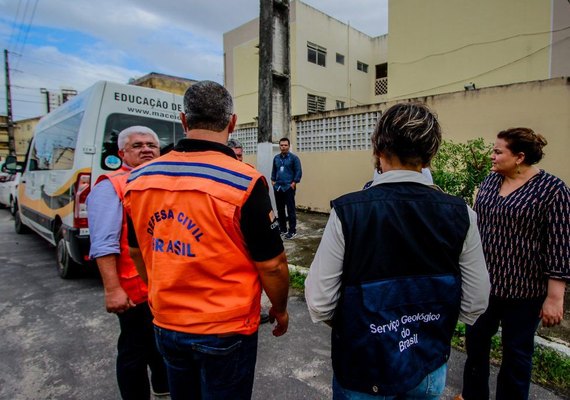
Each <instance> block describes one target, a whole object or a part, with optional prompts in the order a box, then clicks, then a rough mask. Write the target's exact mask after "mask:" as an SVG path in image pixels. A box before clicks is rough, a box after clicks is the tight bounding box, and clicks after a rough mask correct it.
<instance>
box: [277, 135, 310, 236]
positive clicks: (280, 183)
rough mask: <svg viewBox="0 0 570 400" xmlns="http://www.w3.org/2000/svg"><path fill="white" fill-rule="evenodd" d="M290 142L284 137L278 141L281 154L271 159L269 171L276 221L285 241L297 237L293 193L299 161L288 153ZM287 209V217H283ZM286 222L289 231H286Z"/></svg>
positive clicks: (299, 172) (299, 165) (298, 175)
mask: <svg viewBox="0 0 570 400" xmlns="http://www.w3.org/2000/svg"><path fill="white" fill-rule="evenodd" d="M290 147H291V142H290V141H289V139H288V138H286V137H284V138H282V139H280V140H279V150H280V151H281V153H279V154H277V155H276V156H275V157H274V158H273V167H272V169H271V184H272V185H273V191H274V194H275V204H276V205H277V219H278V221H279V229H280V231H281V234H282V235H284V236H285V239H293V238H294V237H295V236H297V215H296V212H295V192H296V190H297V184H298V183H299V182H301V175H302V174H303V171H302V170H301V160H299V157H297V156H296V155H295V154H293V153H291V152H290V151H289V149H290ZM285 208H287V215H285ZM287 222H289V229H288V230H287Z"/></svg>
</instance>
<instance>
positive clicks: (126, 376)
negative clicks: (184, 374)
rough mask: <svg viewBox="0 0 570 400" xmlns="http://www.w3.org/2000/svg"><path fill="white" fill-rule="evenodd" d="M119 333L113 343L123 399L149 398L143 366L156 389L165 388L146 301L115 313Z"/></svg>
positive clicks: (159, 390) (146, 376)
mask: <svg viewBox="0 0 570 400" xmlns="http://www.w3.org/2000/svg"><path fill="white" fill-rule="evenodd" d="M117 316H118V317H119V324H120V326H121V334H120V335H119V341H118V343H117V350H118V354H117V382H118V383H119V390H120V391H121V397H122V398H123V399H125V400H129V399H133V400H144V399H149V398H150V384H149V379H148V372H147V366H148V367H150V372H151V379H150V380H151V382H152V388H153V389H154V391H155V392H156V393H165V392H168V391H169V389H168V378H167V374H166V366H165V365H164V361H163V359H162V356H161V355H160V353H159V352H158V349H157V348H156V341H155V339H154V326H153V323H152V319H153V317H152V314H151V312H150V308H149V306H148V303H146V302H144V303H141V304H138V305H137V306H136V307H134V308H131V309H129V310H128V311H125V312H124V313H121V314H117Z"/></svg>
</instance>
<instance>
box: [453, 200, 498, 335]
mask: <svg viewBox="0 0 570 400" xmlns="http://www.w3.org/2000/svg"><path fill="white" fill-rule="evenodd" d="M467 211H468V212H469V222H470V224H469V230H468V231H467V236H466V238H465V242H464V243H463V251H462V252H461V255H460V256H459V267H460V269H461V311H460V313H459V320H460V321H462V322H465V323H466V324H468V325H473V324H474V323H475V321H476V320H477V318H478V317H479V316H480V315H481V314H483V313H484V312H485V310H486V309H487V306H488V304H489V293H490V291H491V284H490V282H489V273H488V272H487V265H486V264H485V256H484V255H483V247H482V245H481V237H480V236H479V229H478V228H477V214H475V211H473V210H472V209H471V208H470V207H467Z"/></svg>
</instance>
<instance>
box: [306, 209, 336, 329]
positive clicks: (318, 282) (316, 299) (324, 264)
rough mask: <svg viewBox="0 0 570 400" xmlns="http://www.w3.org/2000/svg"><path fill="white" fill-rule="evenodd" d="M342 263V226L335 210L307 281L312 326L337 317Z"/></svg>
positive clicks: (307, 297) (307, 299)
mask: <svg viewBox="0 0 570 400" xmlns="http://www.w3.org/2000/svg"><path fill="white" fill-rule="evenodd" d="M343 259H344V235H343V233H342V225H341V222H340V220H339V218H338V216H337V215H336V212H335V210H334V209H332V210H331V214H330V216H329V220H328V222H327V225H326V227H325V231H324V233H323V237H322V238H321V243H320V244H319V248H318V249H317V253H316V254H315V258H314V259H313V262H312V264H311V268H310V270H309V274H308V275H307V279H306V280H305V299H306V301H307V307H308V309H309V314H310V316H311V319H312V320H313V322H319V321H329V320H331V319H332V317H333V315H334V311H335V309H336V306H337V303H338V299H339V297H340V285H341V277H342V265H343Z"/></svg>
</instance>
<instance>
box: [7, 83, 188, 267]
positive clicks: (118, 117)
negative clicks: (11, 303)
mask: <svg viewBox="0 0 570 400" xmlns="http://www.w3.org/2000/svg"><path fill="white" fill-rule="evenodd" d="M181 111H182V96H178V95H174V94H172V93H167V92H163V91H159V90H155V89H148V88H143V87H139V86H131V85H121V84H117V83H111V82H98V83H96V84H95V85H93V86H91V87H90V88H89V89H87V90H85V91H83V92H82V93H81V94H79V95H78V96H76V97H74V98H73V99H71V100H70V101H68V102H67V103H65V104H63V105H62V106H61V107H59V108H57V109H56V110H55V111H53V112H51V113H50V114H48V115H46V116H45V117H43V118H42V119H41V120H40V122H39V123H38V125H37V127H36V130H35V133H34V137H33V139H32V141H31V142H30V148H29V150H28V154H27V159H26V164H25V167H24V171H23V172H22V176H21V179H20V185H19V187H18V193H17V198H16V203H15V205H14V209H15V215H14V220H15V229H16V232H18V233H24V232H25V231H27V230H29V229H31V230H33V231H35V232H36V233H38V234H39V235H40V236H42V237H43V238H44V239H46V240H47V241H48V242H50V243H51V244H53V245H54V246H56V248H57V267H58V272H59V275H60V276H61V277H62V278H69V277H72V276H73V275H74V274H75V273H77V272H79V271H80V270H81V268H82V266H87V265H91V264H92V263H90V262H89V227H88V226H87V207H86V202H85V200H86V198H87V195H88V194H89V192H90V190H91V187H92V186H93V184H94V183H95V182H96V181H97V178H98V177H99V175H101V174H103V173H107V172H110V171H114V170H116V169H118V168H119V167H120V166H121V159H120V158H119V156H118V148H117V135H118V133H119V132H120V131H121V130H123V129H125V128H127V127H129V126H133V125H143V126H147V127H149V128H151V129H152V130H154V131H155V132H156V133H157V134H158V137H159V139H160V144H161V149H164V148H165V147H166V146H171V145H172V144H173V143H176V142H177V141H178V140H179V139H181V138H182V137H183V128H182V125H181V124H180V120H179V114H180V112H181Z"/></svg>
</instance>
